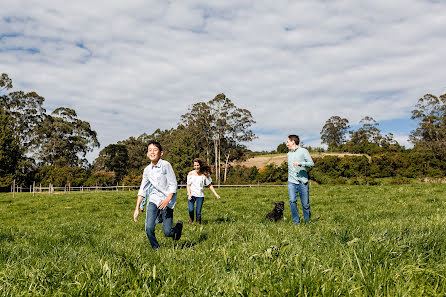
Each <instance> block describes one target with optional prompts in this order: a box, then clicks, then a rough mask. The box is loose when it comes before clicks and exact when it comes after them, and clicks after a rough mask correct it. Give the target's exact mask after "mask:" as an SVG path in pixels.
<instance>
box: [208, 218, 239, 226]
mask: <svg viewBox="0 0 446 297" xmlns="http://www.w3.org/2000/svg"><path fill="white" fill-rule="evenodd" d="M233 222H235V219H233V218H228V217H218V218H216V219H215V220H209V221H208V220H204V221H202V223H203V224H209V223H215V224H222V223H233Z"/></svg>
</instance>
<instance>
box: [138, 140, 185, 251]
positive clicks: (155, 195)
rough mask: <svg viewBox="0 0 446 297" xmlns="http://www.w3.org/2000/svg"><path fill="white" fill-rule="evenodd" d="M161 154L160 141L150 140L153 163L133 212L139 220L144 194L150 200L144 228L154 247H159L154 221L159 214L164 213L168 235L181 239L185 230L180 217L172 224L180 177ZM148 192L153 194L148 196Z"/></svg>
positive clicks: (149, 154)
mask: <svg viewBox="0 0 446 297" xmlns="http://www.w3.org/2000/svg"><path fill="white" fill-rule="evenodd" d="M162 155H163V149H162V147H161V144H160V143H159V142H157V141H154V140H151V141H150V142H149V145H148V147H147V157H149V159H150V161H151V163H150V164H149V165H148V166H147V167H146V168H145V169H144V173H143V177H142V181H141V187H140V188H139V192H138V199H137V201H136V209H135V212H134V213H133V220H134V221H135V222H137V217H138V215H139V211H140V210H139V209H140V204H141V201H142V200H143V198H144V197H145V198H146V200H147V206H146V209H147V214H146V225H145V230H146V234H147V237H148V239H149V242H150V245H151V246H152V248H153V249H157V248H158V247H159V244H158V241H157V240H156V237H155V223H156V218H157V217H158V216H162V221H163V232H164V235H165V236H167V237H172V238H173V239H174V240H179V239H180V238H181V233H182V230H183V222H181V221H178V222H177V224H176V225H175V227H173V228H172V224H173V209H174V207H175V203H176V200H177V193H176V192H177V179H176V177H175V173H174V172H173V168H172V165H170V163H169V162H167V161H165V160H162V159H161V156H162ZM148 192H149V193H150V196H149V197H146V195H147V193H148Z"/></svg>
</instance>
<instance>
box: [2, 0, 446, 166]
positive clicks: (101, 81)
mask: <svg viewBox="0 0 446 297" xmlns="http://www.w3.org/2000/svg"><path fill="white" fill-rule="evenodd" d="M2 3H3V5H2V10H1V11H0V73H3V72H5V73H8V74H9V76H10V77H11V78H12V79H13V82H14V86H15V89H21V90H26V91H31V90H33V91H36V92H38V93H39V94H40V95H41V96H44V97H45V107H46V109H47V110H49V111H51V110H53V109H55V108H57V107H59V106H65V107H70V108H74V109H75V110H76V111H77V113H78V116H79V118H81V119H82V120H86V121H88V122H90V124H91V125H92V128H93V129H94V130H96V131H97V132H98V136H99V141H100V143H101V148H103V147H105V146H106V145H108V144H110V143H116V142H117V141H118V140H122V139H126V138H128V137H130V136H138V135H140V134H142V133H144V132H147V133H152V132H153V131H154V130H155V129H156V128H162V129H167V128H171V127H175V126H176V125H177V123H178V122H179V119H180V116H181V115H182V114H184V113H185V112H187V110H188V108H189V106H191V105H192V104H193V103H196V102H198V101H208V100H210V99H212V98H213V97H214V96H215V95H217V94H218V93H225V94H226V95H227V96H228V97H229V98H230V99H231V100H232V101H233V102H234V103H235V104H236V105H237V106H239V107H242V108H247V109H249V110H250V111H251V112H252V114H253V116H254V119H255V120H256V122H257V123H256V124H255V126H254V127H253V128H254V130H255V132H256V134H257V135H258V139H257V140H255V141H254V142H252V143H250V144H248V147H249V148H251V149H253V150H272V149H275V148H276V147H277V145H278V144H279V143H281V142H283V141H284V139H285V137H286V136H287V135H288V134H290V133H296V134H298V135H299V136H301V139H302V140H303V141H304V143H305V144H306V145H312V146H319V145H320V135H319V133H320V131H321V129H322V126H323V125H324V123H325V121H326V120H327V119H328V118H329V117H331V116H333V115H339V116H342V117H346V118H347V119H348V120H349V121H350V124H351V125H352V126H353V127H356V126H355V125H357V124H358V122H359V121H360V120H361V119H362V118H363V117H365V116H371V117H373V118H374V119H375V120H376V121H377V122H379V124H380V126H379V127H380V128H381V129H382V130H383V131H384V132H385V133H388V132H392V133H393V134H394V135H395V137H396V139H397V140H398V141H399V142H400V143H402V144H403V145H406V146H410V144H409V143H408V141H407V136H408V135H409V133H410V131H411V130H413V129H414V128H415V124H414V123H413V121H411V120H410V112H411V110H412V109H413V108H414V106H415V104H416V102H417V100H418V98H420V97H421V96H423V95H424V94H426V93H432V94H434V95H441V94H443V93H446V81H445V80H444V77H445V76H444V69H445V66H446V59H445V58H446V57H445V54H444V49H445V48H446V33H445V32H446V31H445V30H444V28H446V2H444V1H438V2H434V1H423V0H394V1H384V0H375V1H357V0H351V1H349V0H339V1H338V0H333V1H317V0H302V1H274V2H273V1H265V2H261V1H232V0H227V1H189V0H183V1H136V0H129V1H125V2H122V1H121V2H118V1H112V2H110V1H83V0H82V1H75V2H72V3H65V2H62V1H57V2H54V1H46V0H43V1H24V0H4V1H3V2H2ZM96 156H97V151H95V152H94V153H92V154H90V156H89V159H90V160H92V159H94V158H95V157H96Z"/></svg>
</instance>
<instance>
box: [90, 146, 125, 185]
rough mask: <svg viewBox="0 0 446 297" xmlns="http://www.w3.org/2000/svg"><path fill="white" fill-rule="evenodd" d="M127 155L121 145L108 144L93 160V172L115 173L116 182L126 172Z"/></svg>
mask: <svg viewBox="0 0 446 297" xmlns="http://www.w3.org/2000/svg"><path fill="white" fill-rule="evenodd" d="M128 164H129V154H128V151H127V148H126V146H125V145H123V144H109V145H107V146H106V147H105V148H103V149H102V150H101V151H100V152H99V156H98V158H97V159H96V160H95V164H94V169H95V171H100V170H105V171H113V172H114V173H115V178H116V181H121V179H122V178H123V177H124V175H126V173H127V172H128Z"/></svg>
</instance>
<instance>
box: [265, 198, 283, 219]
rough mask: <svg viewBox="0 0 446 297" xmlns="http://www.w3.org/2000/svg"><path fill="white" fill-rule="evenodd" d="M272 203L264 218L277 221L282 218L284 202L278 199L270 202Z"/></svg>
mask: <svg viewBox="0 0 446 297" xmlns="http://www.w3.org/2000/svg"><path fill="white" fill-rule="evenodd" d="M271 203H272V204H274V205H275V206H274V209H273V210H272V211H271V212H270V213H269V214H267V215H266V219H267V220H270V221H274V222H277V221H278V220H282V219H283V209H284V204H285V203H284V202H283V201H280V202H271Z"/></svg>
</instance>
